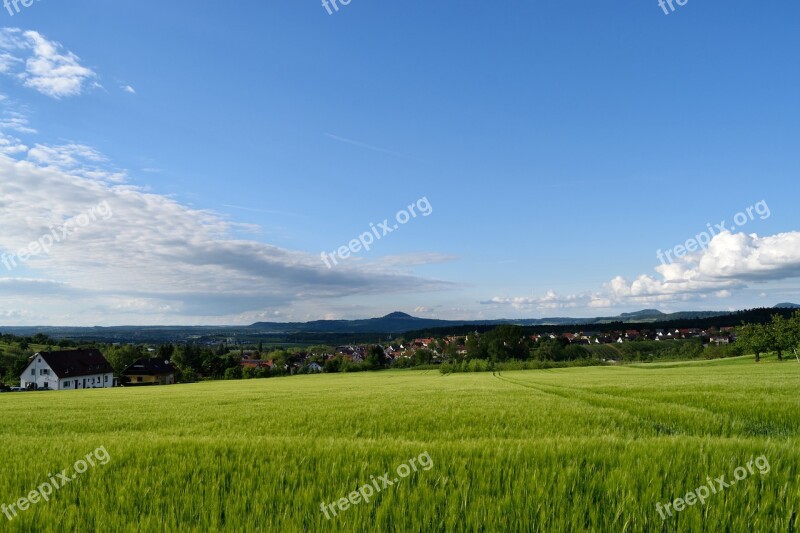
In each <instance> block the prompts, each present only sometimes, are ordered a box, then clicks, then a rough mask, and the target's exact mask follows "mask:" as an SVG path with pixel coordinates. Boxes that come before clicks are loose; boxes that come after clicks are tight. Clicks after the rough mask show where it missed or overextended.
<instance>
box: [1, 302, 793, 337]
mask: <svg viewBox="0 0 800 533" xmlns="http://www.w3.org/2000/svg"><path fill="white" fill-rule="evenodd" d="M798 308H800V305H797V304H789V303H786V304H778V305H777V306H775V307H768V308H759V309H749V310H746V311H735V312H732V313H728V312H718V311H683V312H680V313H663V312H661V311H659V310H657V309H643V310H641V311H635V312H631V313H623V314H621V315H618V316H611V317H597V318H570V317H553V318H526V319H506V320H439V319H435V318H419V317H414V316H411V315H409V314H406V313H401V312H394V313H389V314H388V315H386V316H383V317H380V318H368V319H362V320H315V321H312V322H287V323H284V322H258V323H255V324H252V325H249V326H112V327H88V328H86V327H42V326H30V327H19V326H17V327H3V326H0V332H2V333H11V334H14V335H19V336H31V335H34V334H36V333H44V334H46V335H48V336H50V337H51V338H54V339H62V338H67V339H72V340H76V341H79V342H92V341H99V342H118V343H129V342H134V343H138V342H145V343H152V344H160V343H164V342H195V343H199V344H214V343H218V342H226V343H229V344H241V343H258V342H260V341H264V342H265V343H267V344H271V345H276V346H294V345H309V344H337V343H353V342H375V341H376V340H378V339H384V340H385V339H387V338H391V337H393V336H398V335H403V336H407V337H427V336H432V335H450V334H461V335H463V334H467V333H469V332H471V331H475V330H479V331H486V330H488V329H491V328H493V327H495V326H499V325H503V324H514V325H518V326H524V327H525V328H526V331H530V332H531V333H557V332H561V333H564V332H574V331H576V330H593V331H613V330H617V329H623V327H624V326H625V325H626V324H630V325H632V326H633V327H637V326H639V327H647V328H664V329H668V328H677V327H681V328H684V327H686V328H688V327H702V328H705V327H711V326H716V327H724V326H738V325H740V324H742V322H753V323H763V322H768V321H769V320H770V318H771V317H772V315H774V314H782V315H783V316H787V317H788V316H790V315H791V314H792V313H794V312H795V309H798Z"/></svg>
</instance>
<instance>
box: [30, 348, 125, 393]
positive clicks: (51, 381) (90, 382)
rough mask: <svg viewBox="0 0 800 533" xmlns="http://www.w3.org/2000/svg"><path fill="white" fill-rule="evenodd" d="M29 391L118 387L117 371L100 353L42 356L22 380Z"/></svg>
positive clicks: (79, 352)
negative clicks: (115, 377)
mask: <svg viewBox="0 0 800 533" xmlns="http://www.w3.org/2000/svg"><path fill="white" fill-rule="evenodd" d="M19 381H20V386H21V387H22V388H28V389H44V390H76V389H103V388H108V387H113V386H114V369H113V368H111V365H110V364H109V362H108V361H107V360H106V358H105V357H103V354H101V353H100V352H99V351H97V350H70V351H63V352H40V353H37V354H36V355H34V356H33V357H31V359H30V362H29V363H28V366H27V367H26V368H25V370H24V371H23V372H22V375H21V376H20V378H19Z"/></svg>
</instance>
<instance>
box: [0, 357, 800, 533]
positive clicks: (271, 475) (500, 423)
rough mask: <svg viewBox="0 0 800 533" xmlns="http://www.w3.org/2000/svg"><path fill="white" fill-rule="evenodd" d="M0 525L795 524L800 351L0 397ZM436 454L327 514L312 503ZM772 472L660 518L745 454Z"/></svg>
mask: <svg viewBox="0 0 800 533" xmlns="http://www.w3.org/2000/svg"><path fill="white" fill-rule="evenodd" d="M0 412H2V414H3V417H2V421H0V439H2V447H0V504H11V503H13V502H16V501H17V500H18V499H19V498H21V497H23V496H27V495H28V493H29V492H30V491H32V490H34V489H35V488H36V487H37V486H39V485H41V484H42V483H43V482H46V481H47V480H48V476H49V475H50V474H55V473H56V472H61V471H62V470H64V469H68V471H69V472H73V470H72V468H73V464H74V463H75V462H76V461H77V460H79V459H81V458H83V457H85V456H86V455H87V454H89V453H90V452H92V451H93V450H95V449H97V448H98V447H101V446H103V447H105V449H106V450H107V452H108V455H110V458H111V459H110V461H108V463H107V464H106V465H100V464H98V465H97V466H95V467H93V468H89V470H88V471H87V472H86V473H85V474H83V475H80V476H78V477H77V478H76V479H75V480H74V481H73V482H71V483H69V484H67V485H66V486H64V487H63V488H61V489H60V490H58V491H56V492H55V493H54V494H53V495H52V496H51V497H50V501H49V502H44V501H42V502H39V503H37V504H35V505H32V506H31V508H30V509H28V510H27V511H20V512H19V515H18V516H17V517H16V518H15V519H14V520H13V521H9V520H8V519H7V518H6V517H5V516H4V515H0V530H8V531H95V530H96V531H203V532H205V531H236V532H242V531H279V532H284V531H286V532H293V531H486V532H494V531H614V532H617V531H698V532H699V531H708V532H720V531H730V532H740V531H743V532H750V531H754V532H758V531H770V532H771V531H784V532H791V531H796V530H798V528H799V527H800V519H798V517H797V511H798V509H799V508H800V439H798V436H799V435H798V434H799V433H800V364H798V363H797V361H794V360H792V361H787V362H783V363H779V362H777V361H775V360H774V359H769V358H768V359H767V360H765V361H763V362H762V363H760V364H758V365H756V364H754V363H753V359H752V357H744V358H737V359H730V360H721V361H710V362H694V363H669V364H647V365H631V366H619V367H601V368H571V369H558V370H533V371H520V372H500V373H491V372H489V373H472V374H451V375H441V374H440V373H438V372H436V371H386V372H380V373H360V374H326V375H311V376H296V377H289V378H275V379H260V380H246V381H235V382H208V383H199V384H190V385H176V386H170V387H154V388H138V389H137V388H120V389H108V390H96V391H93V390H86V391H70V392H38V393H11V394H2V395H0ZM425 452H427V453H428V454H429V455H430V458H431V461H432V462H433V466H432V467H431V468H430V470H427V471H424V470H422V469H419V470H418V471H417V472H414V473H412V474H411V475H409V476H408V477H406V478H405V479H401V480H400V482H399V483H397V484H395V485H394V486H391V487H387V488H385V489H383V490H382V491H381V492H380V493H378V494H377V495H376V496H375V497H374V498H373V499H372V500H371V501H370V502H369V503H366V502H361V503H359V504H357V505H352V506H350V508H349V509H347V510H345V511H340V512H339V513H338V515H337V516H335V517H331V519H327V518H326V517H325V515H324V514H323V512H322V511H321V508H320V505H321V504H322V503H323V502H326V503H330V502H334V501H336V500H339V499H340V498H343V497H346V496H347V495H348V494H349V493H351V492H353V491H354V490H356V489H357V488H358V487H360V486H363V485H364V484H366V483H370V482H371V479H372V477H374V478H376V479H377V478H378V476H380V475H383V474H384V473H386V472H390V473H391V474H392V476H393V477H396V475H395V474H394V472H395V470H396V468H397V467H398V466H399V465H401V464H403V463H407V462H408V461H409V459H411V458H416V457H418V456H420V454H423V453H425ZM759 456H764V457H765V458H766V459H767V460H768V462H769V466H770V470H769V472H768V473H766V474H763V475H762V474H761V473H760V472H759V471H758V470H756V471H755V473H754V474H752V475H748V477H747V478H746V479H744V480H741V481H738V482H737V483H736V484H735V485H732V486H730V487H729V488H726V489H724V490H722V491H720V492H718V493H717V494H715V495H712V496H710V497H709V498H708V499H707V500H706V502H705V504H704V505H700V504H699V503H698V504H695V505H694V506H692V507H688V508H687V509H686V510H683V511H682V512H680V513H677V512H673V516H672V517H671V518H670V517H667V519H666V521H663V520H662V519H661V516H659V513H658V512H657V511H656V504H657V503H659V502H661V503H662V504H664V503H667V502H670V501H672V500H674V499H675V498H678V497H683V496H684V495H685V494H686V493H687V492H689V491H692V490H694V489H695V488H697V487H698V486H700V485H702V484H705V483H707V478H708V477H711V478H717V477H719V476H722V475H725V476H726V479H728V480H730V479H732V477H733V471H734V470H735V469H736V468H737V467H740V466H744V465H746V464H747V462H748V461H751V460H752V459H753V458H754V457H759Z"/></svg>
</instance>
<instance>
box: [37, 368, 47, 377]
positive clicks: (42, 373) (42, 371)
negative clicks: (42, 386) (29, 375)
mask: <svg viewBox="0 0 800 533" xmlns="http://www.w3.org/2000/svg"><path fill="white" fill-rule="evenodd" d="M39 375H41V376H49V375H50V369H49V368H42V369H41V370H39Z"/></svg>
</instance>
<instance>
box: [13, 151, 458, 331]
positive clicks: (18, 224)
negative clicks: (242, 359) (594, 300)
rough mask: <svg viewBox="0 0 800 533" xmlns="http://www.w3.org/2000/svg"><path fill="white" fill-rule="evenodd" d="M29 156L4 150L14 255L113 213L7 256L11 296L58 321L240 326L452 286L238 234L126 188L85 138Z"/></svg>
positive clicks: (215, 219) (199, 213)
mask: <svg viewBox="0 0 800 533" xmlns="http://www.w3.org/2000/svg"><path fill="white" fill-rule="evenodd" d="M25 153H26V158H25V159H19V158H16V159H15V158H12V157H9V156H8V155H2V154H0V176H3V178H2V180H0V209H2V210H3V213H4V222H3V224H2V226H0V252H5V253H7V254H11V253H16V252H17V251H18V250H21V249H23V248H25V247H28V246H29V245H30V243H32V242H34V241H36V240H37V239H39V238H40V237H42V236H43V235H45V234H48V233H49V232H50V231H51V230H50V228H51V227H54V226H57V225H59V224H62V223H63V222H64V221H65V220H66V219H69V218H71V217H74V216H76V215H78V214H80V213H85V212H86V211H87V210H89V209H90V208H92V207H93V206H96V205H99V204H101V203H102V202H107V204H108V205H109V206H110V208H111V211H112V212H113V216H111V217H110V218H109V219H108V220H101V219H98V220H97V221H96V222H93V223H92V224H91V225H89V226H88V227H85V228H82V229H81V230H80V232H79V233H78V234H76V235H75V236H74V237H70V238H69V239H67V240H64V241H62V242H60V243H57V244H55V245H54V246H53V247H52V249H51V253H50V254H49V255H46V254H39V255H37V256H35V257H32V258H30V259H29V260H28V261H27V262H26V263H25V265H24V268H19V269H15V270H12V271H7V269H6V267H5V266H3V265H2V264H1V263H0V275H6V276H8V278H6V279H5V280H4V281H3V282H2V283H0V294H3V295H4V296H5V297H6V298H7V303H8V304H9V305H13V306H14V308H15V309H16V308H18V309H22V310H25V309H27V310H29V311H33V310H34V309H35V310H37V311H41V310H42V309H46V310H47V318H46V320H45V321H46V322H47V323H50V324H53V323H57V322H62V323H68V324H119V323H132V324H136V323H138V324H143V323H150V324H152V323H175V324H187V323H200V322H205V323H235V322H236V321H237V320H238V318H239V317H243V316H248V315H251V316H253V315H255V314H257V313H259V312H263V311H264V310H266V309H269V310H270V311H269V312H270V313H273V311H274V310H276V308H278V307H280V308H281V309H283V310H287V311H290V312H291V311H292V309H296V310H298V309H300V308H305V309H309V308H310V309H319V308H320V307H322V306H323V305H324V302H330V301H331V299H338V298H347V297H350V296H353V295H356V296H357V295H385V294H391V293H409V292H411V293H419V292H426V291H435V290H444V289H449V288H452V285H451V284H448V283H445V282H440V281H436V280H430V279H424V278H420V277H417V276H413V275H411V274H408V273H405V272H399V271H397V270H394V271H392V270H391V269H388V268H386V266H385V265H381V266H380V267H370V266H369V265H366V264H360V265H356V264H347V265H340V266H338V267H337V268H334V269H328V268H326V267H325V265H324V263H323V262H322V261H321V260H320V258H319V257H318V255H316V254H309V253H305V252H301V251H295V250H289V249H284V248H278V247H276V246H272V245H269V244H264V243H261V242H256V241H249V240H242V239H236V238H233V237H232V236H231V234H232V230H233V229H235V228H236V226H235V225H234V224H232V223H230V222H228V221H226V220H225V219H224V218H222V217H220V216H219V215H217V214H215V213H213V212H210V211H203V210H197V209H192V208H189V207H187V206H185V205H183V204H180V203H179V202H177V201H175V200H173V199H171V198H167V197H165V196H161V195H158V194H152V193H148V192H146V191H143V190H141V189H139V188H136V187H133V186H131V185H129V184H127V183H126V182H125V181H124V173H123V172H119V171H117V170H115V169H113V168H110V165H109V163H108V161H107V160H106V159H105V158H104V157H103V156H102V155H101V154H99V153H98V152H97V151H96V150H93V149H92V148H90V147H87V146H84V145H80V144H66V145H61V146H49V145H42V144H36V145H34V147H33V148H31V149H30V150H28V151H27V152H25ZM412 262H413V261H412ZM13 276H19V278H25V279H17V278H14V277H13ZM41 279H44V280H46V281H41ZM272 316H273V317H274V316H276V315H274V314H273V315H272Z"/></svg>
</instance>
